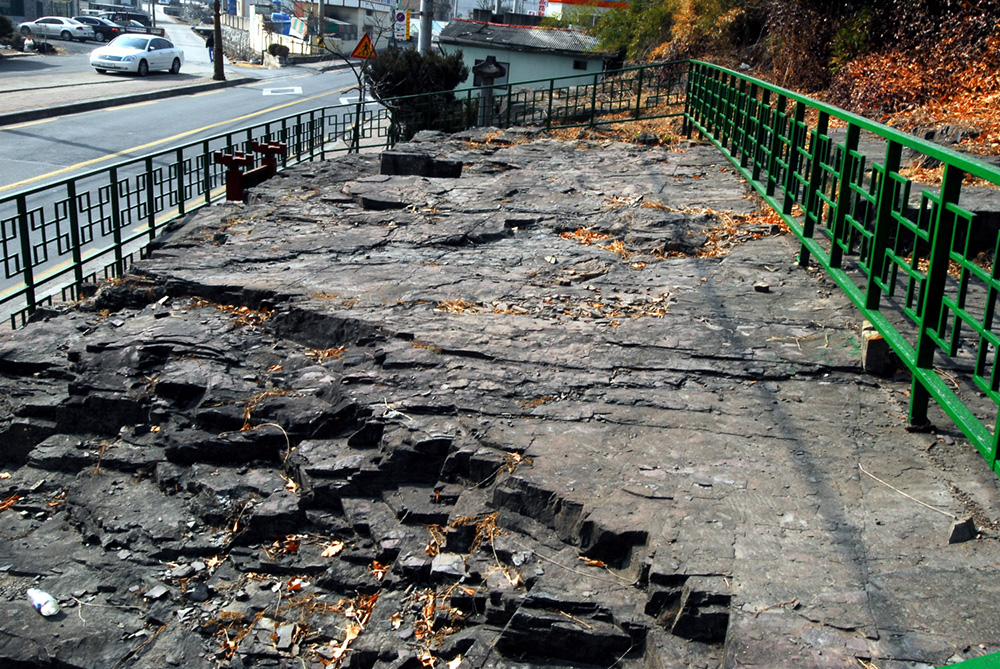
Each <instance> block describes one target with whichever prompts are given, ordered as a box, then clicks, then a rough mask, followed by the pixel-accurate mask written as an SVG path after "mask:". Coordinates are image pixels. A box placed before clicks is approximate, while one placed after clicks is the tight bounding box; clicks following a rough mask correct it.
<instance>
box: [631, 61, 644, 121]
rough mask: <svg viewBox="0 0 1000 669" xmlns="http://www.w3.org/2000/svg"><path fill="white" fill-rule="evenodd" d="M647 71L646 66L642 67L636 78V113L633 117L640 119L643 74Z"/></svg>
mask: <svg viewBox="0 0 1000 669" xmlns="http://www.w3.org/2000/svg"><path fill="white" fill-rule="evenodd" d="M645 71H646V68H644V67H640V68H639V73H638V74H637V75H636V80H635V84H636V86H635V114H634V115H633V117H634V118H635V119H636V120H637V121H638V120H639V116H640V112H639V109H640V108H641V107H642V74H643V73H644V72H645Z"/></svg>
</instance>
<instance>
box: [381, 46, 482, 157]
mask: <svg viewBox="0 0 1000 669" xmlns="http://www.w3.org/2000/svg"><path fill="white" fill-rule="evenodd" d="M364 77H365V81H366V83H367V84H368V87H369V90H370V91H371V93H372V95H373V96H375V98H376V99H378V100H379V101H380V102H382V103H383V104H385V105H386V106H388V107H390V108H391V109H392V110H393V112H394V113H393V119H394V122H395V127H394V128H393V132H395V133H397V136H398V137H399V139H401V140H402V141H406V140H408V139H410V138H411V137H413V135H415V134H416V133H417V132H419V131H420V130H456V129H461V128H460V127H459V126H461V124H462V123H464V122H465V121H464V119H465V117H466V114H467V111H466V110H465V109H463V108H462V106H461V104H460V103H457V102H456V101H455V96H454V94H452V93H451V92H450V91H452V90H453V89H454V88H455V87H456V86H458V85H459V84H460V83H462V82H463V81H465V80H466V79H467V78H468V77H469V68H468V67H466V65H465V63H464V62H463V60H462V52H461V51H456V52H455V53H451V54H448V55H446V56H443V55H441V54H437V53H427V54H421V53H419V52H418V51H415V50H413V49H386V50H385V51H383V52H382V53H380V54H379V55H377V56H376V57H375V58H372V59H370V60H368V61H367V63H366V65H365V69H364ZM429 93H433V95H426V94H429ZM416 95H419V96H425V97H418V98H413V97H406V96H416Z"/></svg>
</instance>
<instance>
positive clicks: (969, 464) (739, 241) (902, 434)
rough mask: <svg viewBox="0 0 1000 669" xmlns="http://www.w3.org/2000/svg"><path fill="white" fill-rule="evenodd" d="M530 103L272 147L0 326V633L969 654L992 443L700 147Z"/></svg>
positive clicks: (791, 653) (37, 642) (338, 655)
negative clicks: (135, 243)
mask: <svg viewBox="0 0 1000 669" xmlns="http://www.w3.org/2000/svg"><path fill="white" fill-rule="evenodd" d="M531 134H532V133H530V132H527V131H522V132H514V133H508V134H504V135H496V134H494V135H489V134H484V135H483V136H478V135H476V134H475V133H469V134H466V135H460V136H451V137H444V136H437V135H422V136H419V137H418V140H419V141H417V142H414V143H412V144H411V145H409V146H408V147H407V149H406V150H407V151H409V152H412V153H414V154H420V153H421V152H423V153H424V154H426V155H427V156H429V157H430V158H433V159H434V160H441V161H446V162H447V161H452V162H447V164H449V165H454V164H455V162H454V161H458V162H460V163H461V165H462V170H461V176H457V175H455V173H454V171H452V172H449V174H450V175H452V176H449V177H447V178H438V177H424V176H418V175H413V174H409V175H390V174H379V167H380V162H379V159H378V157H377V156H346V157H342V158H338V159H334V160H330V161H326V162H323V163H314V164H306V165H301V166H298V167H295V168H292V169H289V170H287V171H286V172H284V173H282V175H280V176H279V177H278V178H276V179H273V180H271V181H269V182H266V183H265V184H263V185H262V186H260V187H259V188H257V189H255V191H254V192H253V193H252V196H251V198H250V204H247V205H239V204H237V205H233V204H228V205H222V206H217V207H212V208H209V209H207V210H204V211H202V212H200V213H198V214H197V215H195V216H193V217H191V218H190V219H189V220H187V221H186V222H185V224H184V225H183V226H179V228H178V229H177V230H176V231H174V232H173V233H172V234H171V235H170V236H169V237H168V238H166V239H164V240H162V241H160V242H158V244H157V248H156V250H155V252H154V254H153V255H152V257H151V258H149V259H147V260H143V261H141V262H139V263H138V264H137V265H136V266H135V267H134V268H133V271H132V273H131V274H130V275H129V276H128V277H126V278H125V279H124V280H123V281H120V282H115V283H114V284H108V285H106V286H102V287H101V288H100V289H99V290H97V292H96V294H95V295H94V297H93V298H91V300H89V301H87V302H84V303H82V304H80V305H77V306H75V307H74V308H65V309H62V308H52V309H48V310H46V311H45V312H44V313H43V314H40V315H39V317H38V318H37V319H36V322H34V323H32V324H30V325H29V327H27V328H25V329H23V330H19V331H17V332H13V333H4V334H3V335H0V472H2V478H0V491H2V495H0V501H2V506H0V508H2V510H0V522H2V523H3V527H4V530H3V532H2V540H0V541H2V543H0V664H3V665H4V666H13V667H35V666H51V667H87V668H94V667H165V666H179V667H216V666H224V667H248V666H254V667H285V666H307V667H321V666H345V667H357V668H362V667H365V668H367V667H399V668H403V667H419V666H434V663H435V662H436V663H437V665H436V666H461V667H484V668H485V667H498V668H499V667H528V666H550V667H557V666H558V667H581V668H582V667H610V666H622V667H636V668H638V667H643V668H646V667H649V668H653V667H664V668H669V667H722V666H745V665H752V666H760V667H778V666H789V667H804V666H824V667H825V666H831V667H833V666H852V665H857V664H858V663H859V662H860V661H862V660H863V661H865V662H868V661H871V662H874V663H876V664H878V666H884V667H902V666H928V665H933V666H939V665H940V664H943V663H945V662H946V661H948V660H949V659H950V658H953V657H954V656H955V655H956V654H957V655H959V656H962V657H969V656H971V655H973V654H976V653H981V652H986V651H993V650H997V648H996V643H997V641H996V640H997V639H1000V633H998V630H997V627H996V626H997V623H996V617H995V616H993V615H990V613H989V612H990V611H992V608H993V606H992V603H993V602H995V599H996V597H997V595H998V594H1000V593H998V588H1000V586H998V585H997V579H996V578H995V575H994V573H995V565H996V561H997V558H998V557H1000V556H998V545H997V542H996V539H995V528H996V525H995V522H994V520H995V519H996V518H997V511H998V509H1000V502H998V496H997V488H998V486H997V480H996V477H995V476H994V475H993V474H991V473H990V472H989V471H988V469H987V467H986V466H985V465H984V464H983V463H982V461H981V459H980V458H979V456H978V455H977V454H975V453H974V452H971V451H972V449H969V448H968V447H967V445H963V441H962V440H961V439H958V438H956V436H955V435H953V434H950V433H944V432H942V433H940V434H939V435H918V434H911V433H907V432H906V431H905V430H904V429H903V427H904V425H905V406H906V397H905V393H906V390H907V388H908V385H907V383H906V382H905V380H893V379H891V378H888V379H881V378H880V379H874V378H870V377H867V376H865V375H864V374H863V373H862V371H861V365H860V354H859V344H860V339H859V337H860V331H859V326H860V323H859V321H858V319H857V316H856V314H855V312H854V311H853V309H852V307H851V306H850V304H849V302H848V301H847V300H846V299H845V298H842V297H841V296H840V295H839V293H837V292H836V291H835V290H834V289H833V287H832V286H831V285H829V284H828V283H827V282H826V281H824V280H823V279H822V277H821V276H819V274H818V273H817V272H814V271H808V270H804V269H801V268H799V267H797V266H796V265H795V264H794V263H795V253H796V251H797V248H796V247H795V245H794V244H793V243H792V240H791V239H790V238H789V237H788V236H786V235H783V234H780V230H778V229H775V228H773V227H772V226H771V225H769V224H765V223H762V222H759V221H758V220H757V219H754V218H752V217H751V215H750V214H751V212H752V206H751V205H752V203H751V202H750V201H749V200H748V199H747V198H746V197H745V196H744V195H745V194H744V192H743V190H742V186H741V184H740V183H739V182H738V180H737V179H735V178H734V177H733V175H732V172H731V171H730V170H729V169H728V168H727V167H726V165H724V164H723V163H722V159H721V157H720V156H719V154H717V153H715V152H714V149H710V148H706V147H703V146H698V145H696V144H688V145H685V146H683V147H678V149H677V150H674V151H668V150H666V149H664V148H658V147H654V148H649V147H640V146H637V145H631V144H622V143H617V142H610V141H609V142H603V143H595V142H564V141H558V140H553V139H538V140H537V141H528V140H529V139H532V138H531V137H530V135H531ZM430 158H429V159H430ZM417 162H418V163H421V164H423V162H426V161H417ZM400 171H408V170H400ZM373 202H378V203H382V205H385V204H386V203H391V202H395V203H399V204H401V205H402V206H399V207H389V206H381V205H378V206H374V205H373V204H372V203H373ZM723 214H724V216H723ZM734 221H735V222H736V223H735V227H734ZM761 286H764V287H765V288H766V289H762V288H761ZM942 424H944V423H942ZM929 445H930V446H929ZM859 464H861V465H863V467H864V468H865V469H864V471H865V472H871V473H872V474H876V475H877V476H878V477H879V478H880V479H881V481H882V482H879V481H876V480H875V479H874V478H873V477H871V476H868V475H866V474H865V473H864V472H863V471H862V470H861V469H859ZM883 482H884V483H889V484H891V485H892V486H893V488H894V489H895V490H903V491H906V492H907V494H909V495H911V496H912V497H915V498H918V499H920V500H923V501H925V502H926V503H927V504H930V505H932V506H934V507H936V508H937V509H938V510H940V511H943V512H945V513H940V512H939V511H935V510H932V509H929V508H926V507H924V506H921V505H918V504H915V503H913V502H912V501H911V500H910V499H908V498H907V497H904V496H902V495H900V494H898V492H896V491H895V490H894V489H893V488H889V487H887V486H886V485H883ZM948 514H950V515H951V516H955V517H959V516H962V517H965V516H969V515H973V516H975V518H976V524H977V527H978V528H980V530H981V531H982V533H981V535H980V536H979V537H978V538H976V539H974V540H972V541H968V542H965V543H962V544H952V545H949V544H948V536H949V533H950V530H951V526H952V524H953V522H954V519H953V518H950V517H949V515H948ZM28 587H37V588H41V589H43V590H45V591H47V592H50V593H52V594H53V595H54V596H56V597H57V598H58V599H59V601H60V603H61V604H62V607H63V611H62V613H61V614H59V615H58V616H56V617H54V618H43V617H41V616H40V615H39V614H37V613H35V612H34V611H32V610H31V609H30V606H29V605H28V603H27V602H26V600H25V599H24V591H25V589H26V588H28ZM941 592H961V593H963V599H962V603H961V605H960V606H959V605H955V604H954V603H951V604H949V603H947V602H944V601H941V600H942V598H941V597H940V593H941ZM449 663H450V664H449Z"/></svg>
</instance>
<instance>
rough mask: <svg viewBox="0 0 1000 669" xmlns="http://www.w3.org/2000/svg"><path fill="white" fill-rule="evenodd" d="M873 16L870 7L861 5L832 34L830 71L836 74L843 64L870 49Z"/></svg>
mask: <svg viewBox="0 0 1000 669" xmlns="http://www.w3.org/2000/svg"><path fill="white" fill-rule="evenodd" d="M874 18H875V17H874V14H872V11H871V10H870V9H868V8H867V7H862V8H861V9H859V10H858V11H857V13H855V14H854V16H852V17H850V18H849V19H847V20H845V21H844V22H843V23H842V24H840V28H839V29H838V30H837V34H836V35H834V36H833V46H832V50H833V57H832V58H831V59H830V72H831V73H833V74H836V73H837V70H839V69H840V68H842V67H843V66H844V65H847V63H849V62H851V61H852V60H854V59H855V58H857V57H858V56H863V55H864V54H866V53H868V52H869V51H870V50H871V45H872V39H871V28H872V21H873V19H874Z"/></svg>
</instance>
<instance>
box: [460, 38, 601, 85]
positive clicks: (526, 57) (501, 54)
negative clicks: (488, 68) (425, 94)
mask: <svg viewBox="0 0 1000 669" xmlns="http://www.w3.org/2000/svg"><path fill="white" fill-rule="evenodd" d="M458 50H461V51H462V60H463V61H465V64H466V66H468V68H469V71H470V72H471V71H472V67H473V66H474V65H475V64H476V63H477V62H481V61H484V60H486V57H487V56H493V57H494V58H496V59H497V62H498V63H503V64H504V66H505V67H506V66H508V65H509V67H508V70H507V81H509V82H514V83H517V82H521V81H532V80H535V79H550V78H552V77H568V76H572V75H589V76H587V77H586V81H585V80H584V79H583V77H581V81H580V82H579V83H581V84H582V83H587V82H588V81H589V82H592V81H593V75H594V73H595V72H596V73H600V72H602V71H603V70H604V60H603V59H602V58H600V57H594V56H593V55H591V54H580V55H575V56H566V55H561V54H555V53H541V52H537V51H506V50H504V49H500V48H497V47H496V46H492V47H490V48H483V47H478V46H468V45H463V46H458V45H455V44H441V51H443V52H444V53H446V54H448V53H454V52H455V51H458ZM574 65H576V66H577V67H580V66H585V67H586V69H577V67H574ZM567 83H568V84H569V83H572V82H567ZM471 85H472V75H471V74H470V75H469V79H468V80H467V81H466V82H465V83H464V84H463V86H471ZM542 85H543V84H539V86H542ZM544 85H545V86H546V87H547V86H548V82H545V84H544Z"/></svg>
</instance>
